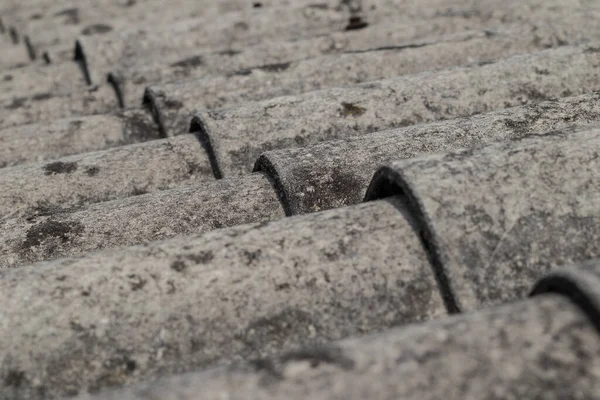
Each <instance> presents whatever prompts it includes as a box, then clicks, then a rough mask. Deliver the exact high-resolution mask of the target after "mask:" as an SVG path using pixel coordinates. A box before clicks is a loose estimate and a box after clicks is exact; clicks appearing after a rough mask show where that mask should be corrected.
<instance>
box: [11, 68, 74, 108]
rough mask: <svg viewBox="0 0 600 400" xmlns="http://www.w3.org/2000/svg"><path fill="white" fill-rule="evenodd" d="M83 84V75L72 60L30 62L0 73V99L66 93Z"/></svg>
mask: <svg viewBox="0 0 600 400" xmlns="http://www.w3.org/2000/svg"><path fill="white" fill-rule="evenodd" d="M83 84H85V80H84V75H83V73H82V72H81V69H80V68H79V66H78V65H77V64H76V63H74V62H65V63H60V64H56V65H40V64H39V63H35V64H30V65H28V66H26V67H23V68H16V69H12V70H9V71H4V72H3V73H0V100H7V99H10V98H14V97H19V96H33V95H36V94H42V93H52V94H53V95H55V96H56V95H58V94H60V93H68V92H69V91H72V90H78V89H80V88H81V87H82V85H83Z"/></svg>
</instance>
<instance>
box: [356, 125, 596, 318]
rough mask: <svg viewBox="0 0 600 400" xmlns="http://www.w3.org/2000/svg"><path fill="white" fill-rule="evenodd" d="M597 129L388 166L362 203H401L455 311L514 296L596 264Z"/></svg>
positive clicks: (449, 153)
mask: <svg viewBox="0 0 600 400" xmlns="http://www.w3.org/2000/svg"><path fill="white" fill-rule="evenodd" d="M599 138H600V129H598V128H594V129H589V128H588V129H584V130H582V131H575V132H570V131H569V129H568V128H566V129H563V130H561V131H557V132H550V133H548V134H546V135H539V136H532V137H531V138H524V139H521V140H516V141H509V142H498V143H495V144H491V145H489V146H486V147H483V148H470V149H464V150H457V151H451V152H448V153H437V154H432V155H426V156H422V157H416V158H412V159H405V160H401V161H396V162H393V163H391V164H389V165H388V166H386V167H382V168H381V169H380V170H379V171H378V172H377V173H376V174H375V177H374V178H373V182H372V183H371V186H370V187H369V190H368V192H367V195H366V198H367V199H377V198H381V197H385V196H395V195H401V196H402V197H403V198H404V201H405V202H406V204H407V207H408V208H409V209H410V210H411V212H412V214H413V216H414V217H415V219H416V221H417V222H416V224H417V226H418V227H419V228H418V229H419V230H420V231H421V232H422V235H423V240H424V242H425V246H426V247H427V248H428V249H429V251H430V253H431V255H432V257H433V259H432V260H433V265H434V266H435V268H436V271H437V273H438V274H439V276H440V281H442V282H443V283H444V285H443V286H444V290H445V292H446V293H447V294H448V295H449V296H451V297H453V299H454V302H455V303H456V306H457V308H458V309H459V310H464V311H468V310H474V309H478V308H481V307H483V306H488V305H490V304H498V303H502V302H506V301H509V300H513V299H516V298H522V297H523V296H524V295H525V294H526V293H527V291H528V290H529V288H530V287H531V286H532V285H533V283H534V282H535V280H537V279H538V278H540V277H541V276H542V275H543V274H544V273H546V272H548V271H549V270H550V269H552V268H556V267H558V266H561V265H564V264H569V263H575V262H579V261H584V260H587V259H590V258H597V257H600V245H599V244H600V212H599V211H598V210H600V203H599V201H600V181H599V180H598V179H597V178H596V171H597V170H598V167H600V165H599V163H600V161H599V159H598V145H599Z"/></svg>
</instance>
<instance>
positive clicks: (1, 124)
mask: <svg viewBox="0 0 600 400" xmlns="http://www.w3.org/2000/svg"><path fill="white" fill-rule="evenodd" d="M117 108H118V103H117V99H116V98H115V93H114V91H113V89H112V88H111V87H110V86H109V85H107V84H102V85H99V86H85V85H82V86H81V87H80V88H79V89H78V90H72V91H70V92H68V93H58V94H56V95H55V94H54V93H50V92H48V93H37V94H34V95H32V96H28V95H27V94H25V95H21V96H15V97H12V98H10V99H2V100H0V128H1V129H4V128H7V127H12V126H16V125H25V124H31V123H36V122H49V121H52V120H55V119H59V118H67V117H73V116H78V115H89V114H102V113H107V112H110V111H114V110H116V109H117Z"/></svg>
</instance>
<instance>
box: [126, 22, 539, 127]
mask: <svg viewBox="0 0 600 400" xmlns="http://www.w3.org/2000/svg"><path fill="white" fill-rule="evenodd" d="M489 36H490V35H486V33H485V32H473V33H467V34H461V35H455V36H454V37H451V38H439V40H436V39H432V40H431V41H430V42H429V43H428V42H421V43H417V44H415V46H414V47H413V46H407V47H404V46H400V47H397V48H380V49H375V50H371V51H364V52H357V53H345V54H334V55H328V56H322V57H317V58H311V59H305V60H298V61H292V62H285V63H278V64H270V65H264V66H258V67H256V68H248V69H243V70H240V71H237V72H234V73H232V74H226V75H222V76H215V77H209V78H206V79H198V80H183V81H178V82H174V83H169V84H164V85H159V86H151V87H150V88H149V89H148V92H147V94H146V97H147V102H149V103H150V105H149V106H150V109H151V110H153V111H154V112H155V113H156V115H157V118H156V119H157V120H158V121H160V123H161V129H162V130H163V132H165V133H166V134H168V135H177V134H181V133H186V132H188V130H189V125H190V115H193V114H194V113H196V112H199V111H201V110H205V109H217V108H228V107H233V106H239V105H243V104H244V103H246V102H249V101H257V100H265V99H270V98H273V97H277V96H285V95H297V94H301V93H305V92H310V91H313V90H319V89H325V88H333V87H337V86H345V85H352V84H357V83H361V82H366V81H372V80H377V79H384V78H390V77H395V76H399V75H405V74H410V73H417V72H421V71H424V70H435V69H439V68H444V67H451V66H456V65H461V64H464V63H466V62H468V61H470V60H488V59H491V58H498V57H499V56H502V55H508V54H510V53H511V52H513V53H515V52H518V51H522V50H525V49H527V48H529V50H531V49H533V48H534V47H535V46H534V45H533V44H532V42H531V38H525V37H524V36H521V38H522V40H520V41H514V40H511V39H510V37H508V36H503V37H502V38H498V37H497V36H494V35H493V34H491V36H492V37H489ZM200 61H201V60H200ZM340 65H343V66H344V68H340ZM136 95H138V96H140V98H141V92H140V91H138V93H136Z"/></svg>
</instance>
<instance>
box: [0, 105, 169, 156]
mask: <svg viewBox="0 0 600 400" xmlns="http://www.w3.org/2000/svg"><path fill="white" fill-rule="evenodd" d="M160 137H161V136H160V133H159V131H158V126H157V125H156V124H155V123H154V121H153V120H152V117H151V116H150V115H149V114H148V113H147V112H145V111H143V110H133V109H131V110H124V111H119V112H117V113H113V114H101V115H87V116H81V117H71V118H64V119H56V120H51V121H44V122H39V123H36V124H29V125H21V126H15V127H10V128H5V129H2V130H0V168H1V167H6V166H14V165H18V164H23V163H26V162H33V161H36V162H41V161H47V160H53V159H56V158H60V157H64V156H68V155H73V154H80V153H87V152H90V151H97V150H105V149H108V148H111V147H118V146H123V145H126V144H132V143H139V142H145V141H148V140H153V139H159V138H160Z"/></svg>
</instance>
